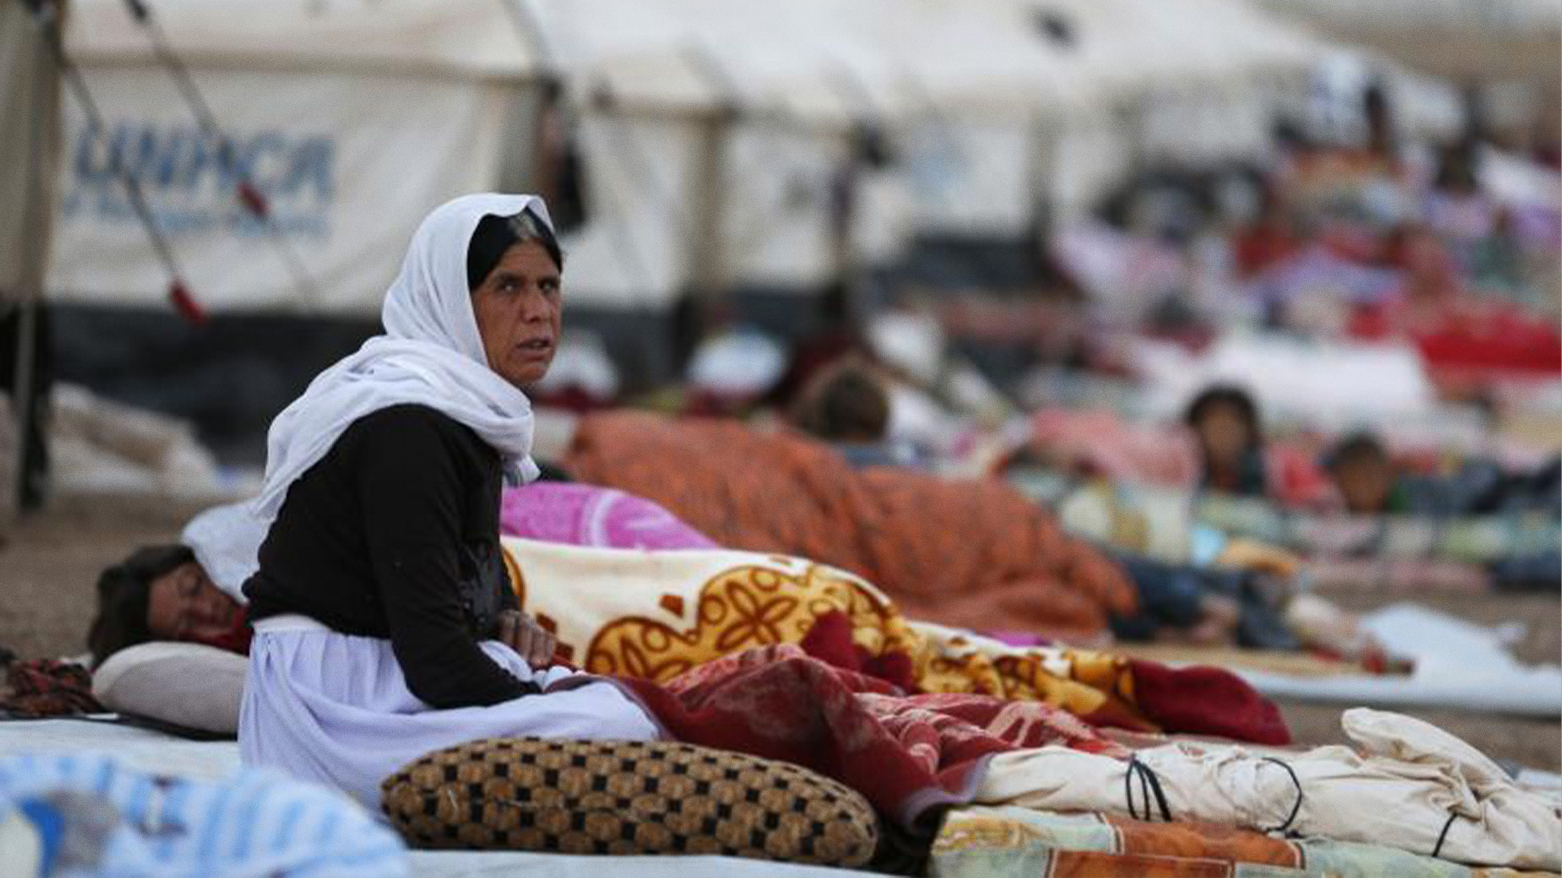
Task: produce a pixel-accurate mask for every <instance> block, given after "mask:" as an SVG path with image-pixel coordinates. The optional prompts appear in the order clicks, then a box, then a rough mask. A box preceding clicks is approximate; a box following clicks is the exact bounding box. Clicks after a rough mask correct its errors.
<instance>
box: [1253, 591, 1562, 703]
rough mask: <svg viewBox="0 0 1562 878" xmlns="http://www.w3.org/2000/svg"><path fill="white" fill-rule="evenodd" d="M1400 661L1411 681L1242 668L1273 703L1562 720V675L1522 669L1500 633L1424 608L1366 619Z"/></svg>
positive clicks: (1396, 609)
mask: <svg viewBox="0 0 1562 878" xmlns="http://www.w3.org/2000/svg"><path fill="white" fill-rule="evenodd" d="M1362 626H1363V627H1364V628H1365V629H1366V630H1367V631H1370V632H1371V633H1372V635H1373V636H1374V637H1376V638H1377V639H1378V641H1379V642H1380V643H1382V644H1383V645H1384V647H1386V648H1387V649H1388V651H1389V652H1390V653H1392V654H1395V655H1404V656H1407V657H1409V658H1412V659H1414V660H1415V663H1416V667H1415V672H1414V673H1413V674H1411V675H1410V676H1409V677H1376V676H1360V677H1314V678H1298V677H1288V676H1285V675H1283V674H1275V673H1270V672H1267V671H1248V670H1240V669H1237V670H1236V673H1237V674H1238V675H1240V676H1241V677H1242V678H1243V679H1245V680H1247V681H1248V682H1249V683H1251V684H1252V685H1253V687H1254V688H1256V689H1258V691H1260V692H1262V693H1264V694H1265V695H1268V696H1271V697H1274V698H1294V699H1297V700H1300V701H1323V702H1328V703H1337V704H1353V705H1371V706H1375V707H1410V706H1418V707H1455V708H1464V709H1467V710H1480V711H1492V712H1497V713H1506V714H1515V715H1520V716H1534V717H1546V718H1549V719H1553V720H1554V719H1556V718H1557V717H1558V716H1562V668H1558V667H1557V666H1556V665H1534V666H1529V665H1522V664H1520V663H1519V662H1517V661H1516V660H1515V659H1514V658H1513V656H1512V654H1511V653H1509V651H1508V649H1507V646H1506V645H1504V643H1503V639H1502V637H1501V636H1500V635H1499V633H1498V632H1497V631H1494V630H1492V629H1489V628H1482V627H1481V626H1479V625H1473V624H1471V623H1469V622H1466V621H1464V620H1462V619H1458V618H1455V617H1453V616H1449V615H1446V614H1444V613H1439V612H1436V611H1435V610H1430V609H1427V608H1426V607H1422V606H1419V605H1417V604H1408V603H1404V604H1395V605H1393V606H1390V607H1386V608H1384V609H1382V610H1379V611H1377V612H1375V613H1371V614H1368V615H1367V616H1365V617H1363V618H1362Z"/></svg>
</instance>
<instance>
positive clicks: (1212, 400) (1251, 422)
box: [1183, 384, 1263, 448]
mask: <svg viewBox="0 0 1562 878" xmlns="http://www.w3.org/2000/svg"><path fill="white" fill-rule="evenodd" d="M1221 406H1229V407H1230V408H1232V409H1233V410H1235V411H1236V413H1237V416H1238V417H1240V418H1241V419H1242V421H1243V423H1244V424H1246V426H1247V434H1248V436H1249V438H1250V444H1251V445H1252V446H1253V447H1255V448H1256V447H1258V446H1259V445H1262V444H1263V434H1262V433H1261V432H1260V431H1259V421H1258V404H1257V403H1255V402H1253V397H1251V396H1249V395H1248V392H1247V391H1246V390H1243V389H1242V388H1240V387H1237V386H1236V385H1234V384H1214V385H1211V386H1209V387H1206V388H1205V389H1204V391H1203V392H1202V393H1200V394H1199V395H1198V396H1195V397H1194V398H1193V402H1191V403H1189V404H1188V412H1187V414H1186V415H1184V416H1183V420H1184V421H1185V422H1186V423H1187V425H1188V426H1189V427H1192V428H1193V429H1195V430H1197V429H1198V427H1199V422H1200V421H1202V420H1204V418H1205V416H1207V415H1208V414H1209V413H1210V411H1211V410H1213V409H1217V408H1220V407H1221Z"/></svg>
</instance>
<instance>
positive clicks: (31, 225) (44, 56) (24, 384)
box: [10, 30, 57, 521]
mask: <svg viewBox="0 0 1562 878" xmlns="http://www.w3.org/2000/svg"><path fill="white" fill-rule="evenodd" d="M43 39H44V37H43V35H42V32H41V31H37V30H35V31H34V34H33V36H32V42H33V45H32V46H31V50H32V55H33V64H32V68H33V70H32V82H31V86H32V95H31V97H30V98H29V102H30V104H31V112H30V113H29V114H28V117H29V127H30V130H29V132H28V145H27V163H28V175H27V177H28V184H27V195H26V196H25V197H24V205H23V210H24V211H25V213H26V215H27V223H26V228H27V230H28V232H27V235H28V237H29V238H30V240H29V241H28V243H27V246H26V247H25V248H24V251H23V253H24V256H23V262H22V274H21V285H20V286H21V288H20V289H19V290H17V302H16V308H17V315H16V317H17V319H16V363H15V366H16V371H15V372H14V379H15V382H14V385H13V387H12V389H11V403H12V406H13V408H14V411H13V412H12V422H13V423H14V425H15V428H16V443H15V447H14V449H13V450H14V455H13V460H12V465H13V467H14V469H13V470H12V476H13V479H12V482H11V498H10V500H11V504H10V512H11V514H12V516H13V518H12V520H13V521H14V520H15V519H16V518H18V517H20V516H21V513H22V509H23V506H24V505H25V500H26V495H27V451H28V448H29V445H30V440H31V436H30V434H31V431H32V429H33V427H34V426H35V425H34V424H33V411H32V407H33V377H34V376H33V367H34V355H35V352H36V350H37V326H38V303H39V301H41V299H42V297H43V273H44V250H45V248H46V246H47V241H48V229H47V219H48V208H47V206H46V205H45V204H44V199H45V198H46V197H47V196H48V193H49V192H50V191H51V189H52V187H49V186H46V185H45V184H44V175H45V172H46V171H48V170H49V168H48V167H46V165H47V162H46V160H45V157H44V144H45V141H46V140H49V139H51V138H50V137H49V133H48V129H49V126H50V125H51V124H53V120H54V119H55V113H54V112H53V106H52V104H53V101H54V100H56V99H57V98H56V95H55V92H54V88H53V83H54V76H53V73H54V71H53V70H52V69H51V68H52V63H53V62H52V59H51V57H50V55H49V53H48V52H46V51H44V48H43V45H42V42H43Z"/></svg>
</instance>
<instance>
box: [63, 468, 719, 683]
mask: <svg viewBox="0 0 1562 878" xmlns="http://www.w3.org/2000/svg"><path fill="white" fill-rule="evenodd" d="M538 467H539V469H540V470H541V471H542V475H541V476H540V477H539V479H538V480H537V481H536V482H533V483H532V484H530V485H526V486H523V487H514V488H509V487H507V488H505V489H504V491H503V493H502V494H501V496H500V501H499V531H500V533H501V534H503V535H505V536H512V537H521V538H523V539H529V540H537V541H540V542H546V543H563V544H566V545H573V546H588V547H595V548H613V549H648V550H653V551H655V550H676V549H715V548H719V546H717V545H716V543H715V542H713V541H712V540H711V539H710V538H709V537H707V536H705V535H704V534H702V533H700V532H699V531H697V530H695V529H694V528H692V527H690V526H689V525H688V524H686V523H684V522H683V521H681V520H680V519H679V518H678V517H677V516H675V515H673V514H672V513H671V512H668V511H667V510H666V509H663V508H662V507H660V506H658V505H656V504H655V503H652V502H651V501H649V500H645V499H642V498H640V497H636V496H634V495H633V494H626V493H624V492H623V491H615V490H613V489H612V488H601V487H597V486H595V485H580V484H573V483H569V477H568V475H567V474H566V473H564V472H563V470H561V469H559V468H558V467H557V466H553V465H551V464H549V463H547V462H545V461H539V462H538ZM247 505H248V504H247V503H233V504H229V505H225V506H216V507H213V508H211V509H207V510H205V511H203V512H201V513H200V514H199V515H197V516H195V517H194V518H193V519H191V520H190V523H189V524H188V525H187V526H186V527H185V529H184V532H183V533H182V534H181V535H180V540H179V542H178V543H175V544H170V545H164V546H147V547H144V548H141V549H138V550H136V551H135V552H134V553H132V554H131V555H130V557H128V558H126V559H125V560H124V561H122V562H120V563H118V564H115V565H114V566H112V567H110V568H108V569H107V570H104V571H103V573H102V574H101V575H100V576H99V578H98V608H97V614H96V616H95V618H94V619H93V621H92V626H91V628H90V630H89V633H88V637H87V646H88V649H89V650H90V651H91V653H92V665H93V667H97V666H98V665H101V664H102V663H103V662H104V661H105V660H107V659H108V657H109V656H111V655H113V654H114V653H116V652H119V651H120V650H122V649H127V648H129V647H132V646H136V645H137V644H141V643H147V642H149V641H154V640H165V641H167V640H173V641H184V642H188V643H201V644H205V645H207V646H215V647H217V648H219V649H225V650H228V651H229V652H236V653H239V654H241V655H246V654H248V653H249V644H250V638H251V636H252V632H251V629H250V627H249V614H248V609H247V608H248V606H249V598H247V597H245V596H244V590H243V589H244V582H245V580H247V579H249V578H250V576H252V575H254V573H255V569H256V564H257V561H256V558H257V556H258V555H259V552H260V544H261V541H262V540H264V539H265V536H266V532H265V529H264V528H262V527H261V526H260V523H259V522H258V521H257V520H256V519H255V518H254V517H253V516H251V515H249V514H248V513H247V512H246V507H247Z"/></svg>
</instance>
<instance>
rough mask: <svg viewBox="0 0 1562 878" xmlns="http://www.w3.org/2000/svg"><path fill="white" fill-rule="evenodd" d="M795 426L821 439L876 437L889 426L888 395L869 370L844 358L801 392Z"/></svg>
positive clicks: (877, 438) (873, 438) (875, 438)
mask: <svg viewBox="0 0 1562 878" xmlns="http://www.w3.org/2000/svg"><path fill="white" fill-rule="evenodd" d="M797 425H798V426H799V427H801V428H802V429H803V430H806V431H807V432H809V433H812V434H813V435H815V436H818V437H819V438H821V439H829V440H852V439H868V440H879V439H882V438H884V432H885V430H887V429H888V428H889V396H888V395H887V394H886V393H885V392H884V387H883V386H882V385H881V384H880V383H879V380H878V378H877V377H876V376H875V375H874V374H873V372H872V371H871V370H869V369H868V368H867V367H866V366H864V365H862V364H860V363H858V362H855V361H847V362H844V363H841V364H840V365H838V366H836V367H834V368H831V369H827V370H826V371H825V373H824V374H823V375H821V376H819V378H818V379H817V380H816V381H815V382H814V383H813V386H812V388H811V389H810V391H808V392H805V393H804V394H803V403H802V409H801V411H800V412H799V413H798V416H797Z"/></svg>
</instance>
